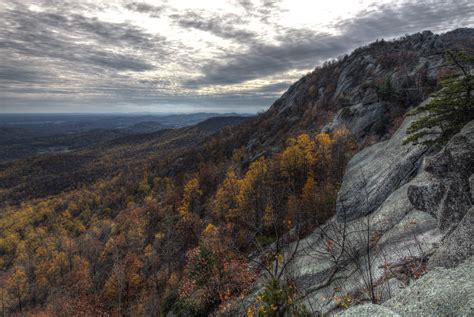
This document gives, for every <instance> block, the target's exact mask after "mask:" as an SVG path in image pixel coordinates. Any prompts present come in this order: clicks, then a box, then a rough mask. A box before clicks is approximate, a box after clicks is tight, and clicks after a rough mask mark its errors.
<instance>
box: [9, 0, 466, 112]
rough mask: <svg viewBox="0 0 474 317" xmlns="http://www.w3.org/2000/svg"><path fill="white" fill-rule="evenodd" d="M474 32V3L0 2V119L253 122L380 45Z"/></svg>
mask: <svg viewBox="0 0 474 317" xmlns="http://www.w3.org/2000/svg"><path fill="white" fill-rule="evenodd" d="M473 25H474V1H472V0H466V1H464V0H460V1H454V0H453V1H381V0H377V1H371V0H352V1H346V0H329V1H328V0H324V1H319V0H281V1H280V0H230V1H225V0H215V1H204V0H162V1H151V0H150V1H139V2H133V1H124V0H110V1H97V0H73V1H68V0H66V1H60V0H34V1H33V0H19V1H14V0H0V112H143V111H147V112H193V111H218V112H256V111H261V110H264V109H266V108H268V107H269V106H270V105H271V103H272V101H273V100H275V99H276V98H277V97H278V96H280V95H281V93H283V92H284V91H285V90H286V89H287V88H288V86H289V85H290V84H291V83H292V82H293V81H295V80H297V79H298V78H300V77H301V76H302V75H304V74H305V73H307V72H308V71H310V70H312V69H313V68H314V67H315V66H316V65H318V64H320V63H321V62H323V61H324V60H327V59H329V58H334V57H337V56H338V55H342V54H344V53H349V52H350V51H351V50H352V49H354V48H356V47H358V46H360V45H363V44H367V43H369V42H372V41H374V40H375V39H377V38H379V39H380V38H385V39H388V38H392V37H396V36H400V35H404V34H408V33H414V32H418V31H422V30H427V29H429V30H432V31H433V32H438V33H439V32H444V31H448V30H451V29H455V28H458V27H466V26H471V27H472V26H473Z"/></svg>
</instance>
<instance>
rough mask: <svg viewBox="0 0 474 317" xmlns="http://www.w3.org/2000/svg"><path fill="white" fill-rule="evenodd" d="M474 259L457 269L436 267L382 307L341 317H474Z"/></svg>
mask: <svg viewBox="0 0 474 317" xmlns="http://www.w3.org/2000/svg"><path fill="white" fill-rule="evenodd" d="M473 276H474V259H473V258H472V257H471V258H469V259H468V261H467V262H466V263H463V264H461V265H459V266H458V267H456V268H452V269H445V268H436V269H434V270H432V271H430V272H428V273H427V274H425V275H424V276H422V277H421V278H420V279H418V280H417V281H416V282H414V283H413V284H412V285H410V286H408V287H407V288H405V289H404V290H402V291H400V292H399V293H398V294H397V295H395V296H394V297H393V298H392V299H390V300H388V301H387V302H385V303H384V304H382V305H374V304H365V305H359V306H353V307H351V308H349V309H347V310H345V311H342V312H339V313H338V314H337V316H473V315H474V279H473V278H472V277H473Z"/></svg>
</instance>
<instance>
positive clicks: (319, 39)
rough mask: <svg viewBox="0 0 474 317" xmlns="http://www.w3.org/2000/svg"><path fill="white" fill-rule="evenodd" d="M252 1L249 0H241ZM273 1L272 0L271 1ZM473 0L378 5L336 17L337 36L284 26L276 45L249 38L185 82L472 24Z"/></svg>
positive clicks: (233, 77)
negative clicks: (247, 42) (245, 44)
mask: <svg viewBox="0 0 474 317" xmlns="http://www.w3.org/2000/svg"><path fill="white" fill-rule="evenodd" d="M241 4H242V5H243V6H250V3H249V2H248V1H245V0H243V1H241ZM272 5H273V4H272ZM473 17H474V5H473V4H472V2H471V1H466V0H464V1H457V2H456V3H452V4H450V5H446V3H445V1H430V2H414V3H406V4H404V5H402V6H400V7H395V6H391V5H382V6H378V7H375V8H372V9H371V10H367V11H366V12H365V14H364V15H361V16H358V17H356V18H353V19H350V20H345V21H340V22H338V23H337V24H335V25H334V26H335V27H336V28H337V29H339V31H340V35H329V34H324V33H318V32H317V31H315V30H311V29H291V28H282V29H281V31H280V32H281V33H280V34H279V36H278V37H277V40H278V41H279V42H278V43H276V44H265V43H263V44H262V43H259V42H255V43H251V45H249V47H248V48H247V49H246V50H245V51H244V52H241V53H238V54H234V53H231V54H227V55H225V56H223V57H222V62H221V63H216V62H215V61H212V62H210V63H208V64H207V65H204V66H203V67H202V68H201V72H202V74H203V76H202V77H200V78H198V79H192V80H188V81H186V82H185V84H186V85H187V86H189V87H201V86H207V85H232V84H237V83H242V82H245V81H248V80H252V79H257V78H260V77H264V76H270V75H274V74H277V73H281V72H284V71H288V70H292V69H298V70H304V69H309V68H311V67H312V66H314V65H317V64H319V63H321V62H322V61H324V60H326V59H328V58H333V57H336V56H338V55H341V54H344V53H347V52H349V51H350V50H352V49H354V48H356V47H358V46H360V45H362V44H367V43H368V42H369V41H372V40H375V39H376V38H381V37H393V36H400V35H402V34H407V33H412V32H417V31H421V30H424V29H432V30H435V31H437V30H446V29H449V28H454V27H461V26H469V25H472V24H473V23H474V18H473Z"/></svg>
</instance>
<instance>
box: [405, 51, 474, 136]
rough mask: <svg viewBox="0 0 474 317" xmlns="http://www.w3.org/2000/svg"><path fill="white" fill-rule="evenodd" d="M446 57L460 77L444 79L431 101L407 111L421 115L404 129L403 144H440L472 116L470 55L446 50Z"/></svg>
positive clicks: (472, 87) (473, 77)
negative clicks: (459, 72)
mask: <svg viewBox="0 0 474 317" xmlns="http://www.w3.org/2000/svg"><path fill="white" fill-rule="evenodd" d="M447 60H448V61H449V62H450V63H451V64H453V65H454V66H456V67H457V68H459V70H460V71H461V72H462V76H460V77H456V76H452V77H449V78H447V79H446V80H444V81H443V82H442V86H443V88H442V89H441V90H440V91H439V92H437V93H435V94H434V95H433V100H432V101H431V102H429V103H427V104H425V105H423V106H419V107H418V108H416V109H414V110H413V111H411V112H410V113H409V115H417V114H423V116H422V117H421V118H420V119H418V120H416V121H415V122H413V123H412V124H411V126H410V127H409V128H408V130H407V132H408V137H407V138H406V139H405V143H415V144H418V143H422V144H426V145H443V144H445V143H446V142H447V141H449V139H450V138H451V137H452V136H453V135H454V134H456V133H458V132H459V131H460V130H461V129H462V127H463V126H464V125H465V124H466V123H468V122H469V121H471V120H473V119H474V98H473V90H474V76H472V74H471V72H470V64H472V63H473V62H474V57H473V56H468V55H465V54H463V53H454V52H451V51H448V52H447Z"/></svg>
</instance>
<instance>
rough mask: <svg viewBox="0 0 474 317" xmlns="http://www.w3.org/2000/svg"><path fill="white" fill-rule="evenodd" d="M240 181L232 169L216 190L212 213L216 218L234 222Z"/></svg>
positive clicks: (236, 214)
mask: <svg viewBox="0 0 474 317" xmlns="http://www.w3.org/2000/svg"><path fill="white" fill-rule="evenodd" d="M239 192H240V180H239V178H238V177H237V175H236V173H235V171H234V170H233V169H229V170H228V171H227V174H226V178H225V180H224V182H223V183H222V185H221V186H220V187H219V188H218V189H217V193H216V197H215V199H214V211H215V213H216V214H217V216H218V217H220V218H224V219H225V220H227V221H231V222H235V220H236V218H237V217H238V210H237V207H238V199H237V197H238V195H239Z"/></svg>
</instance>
